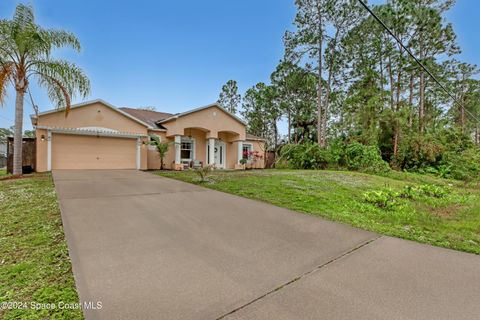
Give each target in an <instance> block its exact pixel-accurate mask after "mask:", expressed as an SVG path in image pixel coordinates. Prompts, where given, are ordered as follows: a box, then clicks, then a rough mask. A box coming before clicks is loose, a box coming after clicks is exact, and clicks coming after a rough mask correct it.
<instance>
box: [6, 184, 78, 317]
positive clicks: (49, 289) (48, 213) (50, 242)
mask: <svg viewBox="0 0 480 320" xmlns="http://www.w3.org/2000/svg"><path fill="white" fill-rule="evenodd" d="M71 268H72V266H71V263H70V259H69V256H68V248H67V244H66V242H65V237H64V233H63V228H62V221H61V217H60V211H59V207H58V204H57V198H56V193H55V190H54V187H53V182H52V179H51V177H50V175H47V174H35V175H32V176H30V177H28V178H23V179H16V180H4V181H0V319H82V318H83V315H82V312H81V310H60V309H58V308H56V309H54V310H47V309H41V310H34V309H32V308H31V306H32V305H31V303H32V302H34V303H38V304H37V305H35V306H36V307H37V308H38V307H39V306H40V305H39V304H43V303H55V304H57V303H59V302H66V303H75V302H77V303H78V300H79V299H78V296H77V292H76V290H75V284H74V279H73V275H72V269H71ZM6 302H22V303H23V302H25V303H27V305H21V306H20V307H21V308H17V309H11V310H8V309H5V308H6V307H7V304H5V303H6ZM2 303H3V304H2ZM10 306H11V305H10ZM23 307H26V308H25V309H22V308H23ZM2 309H3V310H2Z"/></svg>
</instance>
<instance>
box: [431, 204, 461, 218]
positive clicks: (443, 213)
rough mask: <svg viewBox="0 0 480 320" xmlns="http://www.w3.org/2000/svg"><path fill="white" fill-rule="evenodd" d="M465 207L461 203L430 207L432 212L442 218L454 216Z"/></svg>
mask: <svg viewBox="0 0 480 320" xmlns="http://www.w3.org/2000/svg"><path fill="white" fill-rule="evenodd" d="M462 208H463V206H462V205H460V204H452V205H449V206H446V207H439V208H429V209H428V211H430V213H431V214H433V215H434V216H437V217H441V218H452V217H454V216H455V215H456V214H457V213H458V212H459V211H460V210H461V209H462Z"/></svg>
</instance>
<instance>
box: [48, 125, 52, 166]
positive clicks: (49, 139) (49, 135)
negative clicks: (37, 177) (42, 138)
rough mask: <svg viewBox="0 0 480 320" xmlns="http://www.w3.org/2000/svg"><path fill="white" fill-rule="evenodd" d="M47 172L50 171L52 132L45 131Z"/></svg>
mask: <svg viewBox="0 0 480 320" xmlns="http://www.w3.org/2000/svg"><path fill="white" fill-rule="evenodd" d="M47 171H52V131H51V130H47Z"/></svg>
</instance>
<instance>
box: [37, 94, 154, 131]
mask: <svg viewBox="0 0 480 320" xmlns="http://www.w3.org/2000/svg"><path fill="white" fill-rule="evenodd" d="M37 126H47V127H57V128H82V127H102V128H108V129H113V130H118V131H121V132H129V133H135V134H147V127H146V126H144V125H142V124H141V123H138V122H136V121H134V120H132V119H130V118H128V117H127V116H125V115H123V114H121V113H119V112H117V111H115V110H112V109H111V108H109V107H107V106H105V105H104V104H102V103H99V102H97V103H93V104H91V105H87V106H83V107H78V108H72V109H71V110H70V112H69V114H68V116H67V117H65V113H64V112H63V111H60V112H55V113H49V114H45V115H40V116H39V117H38V121H37Z"/></svg>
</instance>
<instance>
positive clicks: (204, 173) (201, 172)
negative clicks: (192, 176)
mask: <svg viewBox="0 0 480 320" xmlns="http://www.w3.org/2000/svg"><path fill="white" fill-rule="evenodd" d="M191 170H193V172H195V173H196V174H197V175H198V177H199V178H200V182H206V181H207V177H208V175H210V173H211V172H212V170H213V166H212V165H208V166H204V167H200V168H195V169H191Z"/></svg>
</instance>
